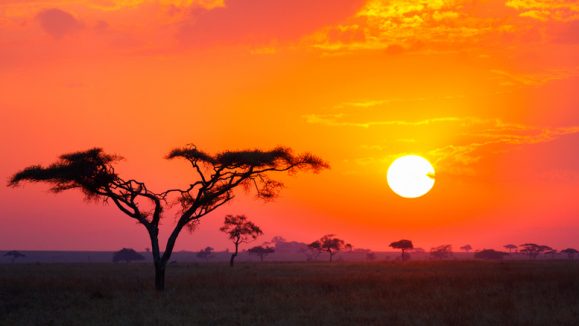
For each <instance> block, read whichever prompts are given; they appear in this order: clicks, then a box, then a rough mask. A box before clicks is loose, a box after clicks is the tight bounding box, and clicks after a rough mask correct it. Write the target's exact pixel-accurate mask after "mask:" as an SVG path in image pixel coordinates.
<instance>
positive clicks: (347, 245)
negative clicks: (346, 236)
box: [344, 243, 354, 252]
mask: <svg viewBox="0 0 579 326" xmlns="http://www.w3.org/2000/svg"><path fill="white" fill-rule="evenodd" d="M344 249H346V251H348V252H352V250H353V249H354V246H352V244H351V243H346V244H345V245H344Z"/></svg>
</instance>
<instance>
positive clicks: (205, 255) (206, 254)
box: [196, 247, 213, 260]
mask: <svg viewBox="0 0 579 326" xmlns="http://www.w3.org/2000/svg"><path fill="white" fill-rule="evenodd" d="M196 256H197V258H199V259H204V260H209V258H211V257H212V256H213V248H212V247H205V248H204V249H201V250H199V252H198V253H197V255H196Z"/></svg>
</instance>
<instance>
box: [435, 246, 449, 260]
mask: <svg viewBox="0 0 579 326" xmlns="http://www.w3.org/2000/svg"><path fill="white" fill-rule="evenodd" d="M430 256H431V257H432V258H435V259H447V258H450V257H452V246H451V245H441V246H438V247H434V248H432V249H430Z"/></svg>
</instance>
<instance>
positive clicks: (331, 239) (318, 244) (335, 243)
mask: <svg viewBox="0 0 579 326" xmlns="http://www.w3.org/2000/svg"><path fill="white" fill-rule="evenodd" d="M345 245H346V242H345V241H344V240H342V239H339V238H336V237H335V235H334V234H326V235H324V236H323V237H321V238H320V240H316V241H314V242H312V243H310V244H309V245H308V247H310V248H311V249H313V250H317V251H319V252H322V251H325V252H327V253H328V254H329V255H330V263H331V262H332V260H333V259H334V255H335V254H337V253H338V252H339V251H342V250H343V249H344V247H345Z"/></svg>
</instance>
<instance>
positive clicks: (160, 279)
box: [155, 262, 166, 292]
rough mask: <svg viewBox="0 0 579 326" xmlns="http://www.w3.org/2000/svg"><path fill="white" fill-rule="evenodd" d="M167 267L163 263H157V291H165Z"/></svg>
mask: <svg viewBox="0 0 579 326" xmlns="http://www.w3.org/2000/svg"><path fill="white" fill-rule="evenodd" d="M165 267H166V264H164V263H162V262H155V290H157V291H159V292H162V291H164V290H165Z"/></svg>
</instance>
